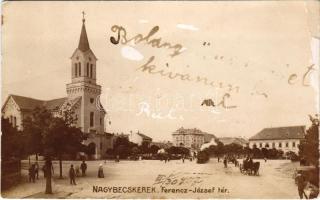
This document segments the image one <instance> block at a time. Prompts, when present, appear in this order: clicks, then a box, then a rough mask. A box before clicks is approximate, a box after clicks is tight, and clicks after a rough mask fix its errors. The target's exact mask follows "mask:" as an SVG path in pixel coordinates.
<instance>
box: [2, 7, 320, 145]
mask: <svg viewBox="0 0 320 200" xmlns="http://www.w3.org/2000/svg"><path fill="white" fill-rule="evenodd" d="M2 6H3V8H2V13H3V26H2V49H1V51H2V69H1V74H2V76H1V83H2V88H1V90H2V92H1V95H2V97H1V100H2V105H3V102H4V101H5V99H6V98H7V96H8V95H9V94H16V95H22V96H27V97H33V98H36V99H42V100H49V99H54V98H61V97H65V96H66V84H67V83H70V82H71V60H70V57H71V55H72V53H73V52H74V50H75V49H76V48H77V45H78V42H79V37H80V30H81V25H82V11H84V12H85V19H86V22H85V23H86V30H87V34H88V38H89V43H90V48H91V50H92V51H93V52H94V54H95V55H96V57H97V58H98V61H97V83H98V84H100V85H101V86H102V94H101V96H100V101H101V103H102V105H103V106H104V108H105V109H106V110H107V113H108V114H107V117H106V119H105V121H106V124H107V126H106V131H108V132H115V133H117V132H118V133H121V132H123V133H129V131H131V130H132V131H140V132H142V133H144V134H146V135H148V136H150V137H152V138H153V139H154V140H155V141H161V140H171V134H172V133H173V132H174V131H175V130H177V129H178V128H180V127H184V128H198V129H200V130H202V131H205V132H208V133H212V134H214V135H216V136H218V137H227V136H230V137H236V136H237V137H238V136H239V137H246V138H249V137H251V136H253V135H254V134H256V133H257V132H259V131H260V130H262V129H263V128H267V127H278V126H294V125H309V122H308V114H316V113H319V108H318V106H317V105H318V104H319V101H318V100H319V96H318V90H319V62H318V60H319V57H318V55H319V38H320V37H319V36H320V34H319V23H318V22H319V9H318V8H319V2H316V1H306V2H305V1H285V2H278V1H277V2H276V1H268V2H262V1H259V2H254V1H250V2H245V1H241V2H240V1H239V2H233V1H227V2H222V1H218V2H208V1H205V2H189V1H188V2H176V1H173V2H158V1H154V2H102V1H96V2H30V1H27V2H6V3H3V5H2ZM112 27H113V28H112ZM116 27H122V28H123V29H124V30H125V33H126V39H127V41H128V40H130V39H131V38H133V37H135V36H136V35H138V34H141V35H142V36H143V37H147V35H148V34H149V33H150V31H151V30H155V32H154V34H153V35H151V36H150V37H149V38H148V41H138V40H136V42H134V40H132V41H129V42H126V43H125V41H124V40H123V35H124V30H122V32H121V34H120V36H121V38H120V39H121V40H120V42H119V43H118V44H113V43H112V42H111V40H110V37H114V38H115V39H117V29H116ZM160 38H161V39H160ZM156 39H157V40H156ZM151 41H153V42H151ZM159 41H160V42H159ZM148 42H149V43H148ZM157 43H158V46H157ZM164 43H165V44H168V43H169V44H170V45H171V47H173V46H174V45H178V46H176V47H177V48H166V47H160V48H158V47H159V46H161V44H164ZM178 47H180V48H178ZM175 50H176V52H178V53H177V54H178V55H175V56H172V54H173V53H174V52H175ZM316 52H318V53H316ZM143 67H144V68H143ZM311 67H312V68H311ZM151 69H152V70H151ZM161 70H162V73H160V72H159V71H161ZM169 76H170V77H169ZM199 78H200V79H201V80H202V81H199ZM205 78H206V79H207V80H208V83H212V84H204V81H203V79H205ZM187 79H188V80H189V81H188V80H187ZM228 85H229V86H230V85H232V87H233V90H232V91H229V88H228V87H229V86H228ZM205 99H209V100H210V99H211V100H212V101H213V102H214V106H210V105H209V106H206V105H202V106H201V104H202V102H203V100H205ZM223 99H224V106H223V103H221V102H222V100H223ZM226 107H227V108H226ZM109 122H110V123H109Z"/></svg>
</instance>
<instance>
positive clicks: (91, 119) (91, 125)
mask: <svg viewBox="0 0 320 200" xmlns="http://www.w3.org/2000/svg"><path fill="white" fill-rule="evenodd" d="M93 120H94V113H93V112H90V127H93Z"/></svg>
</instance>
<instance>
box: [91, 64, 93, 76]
mask: <svg viewBox="0 0 320 200" xmlns="http://www.w3.org/2000/svg"><path fill="white" fill-rule="evenodd" d="M92 68H93V64H91V65H90V77H91V78H92V77H93V76H92V70H93V69H92Z"/></svg>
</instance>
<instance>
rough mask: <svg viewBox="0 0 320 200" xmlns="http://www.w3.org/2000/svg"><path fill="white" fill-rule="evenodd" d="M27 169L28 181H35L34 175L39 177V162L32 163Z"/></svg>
mask: <svg viewBox="0 0 320 200" xmlns="http://www.w3.org/2000/svg"><path fill="white" fill-rule="evenodd" d="M28 171H29V182H33V183H35V182H36V177H37V179H39V164H38V162H36V163H34V164H32V165H31V166H30V167H29V170H28Z"/></svg>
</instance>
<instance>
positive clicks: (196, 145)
mask: <svg viewBox="0 0 320 200" xmlns="http://www.w3.org/2000/svg"><path fill="white" fill-rule="evenodd" d="M172 138H173V145H174V146H178V147H186V148H189V149H194V150H199V149H200V147H201V146H202V145H203V144H204V143H208V142H210V141H211V140H212V138H215V136H214V135H213V134H209V133H205V132H202V131H201V130H199V129H196V128H194V129H185V128H183V127H181V128H179V129H178V130H176V131H175V132H174V133H173V134H172Z"/></svg>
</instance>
